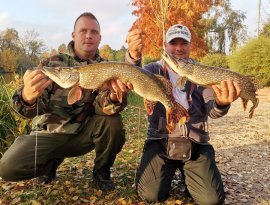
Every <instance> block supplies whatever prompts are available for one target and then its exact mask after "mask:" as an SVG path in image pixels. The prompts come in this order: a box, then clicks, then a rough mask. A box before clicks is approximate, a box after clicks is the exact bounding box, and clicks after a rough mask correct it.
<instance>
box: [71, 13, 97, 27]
mask: <svg viewBox="0 0 270 205" xmlns="http://www.w3.org/2000/svg"><path fill="white" fill-rule="evenodd" d="M81 17H88V18H90V19H93V20H95V21H96V22H97V23H98V25H100V24H99V22H98V20H97V18H96V17H95V15H94V14H92V13H91V12H84V13H82V14H81V15H80V16H79V17H78V18H77V19H76V21H75V23H74V28H73V29H74V31H75V27H76V24H77V22H78V20H79V19H80V18H81Z"/></svg>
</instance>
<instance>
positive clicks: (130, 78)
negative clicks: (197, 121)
mask: <svg viewBox="0 0 270 205" xmlns="http://www.w3.org/2000/svg"><path fill="white" fill-rule="evenodd" d="M41 71H42V72H43V73H44V74H45V75H47V76H48V77H49V78H50V79H52V80H53V81H54V82H55V83H57V84H58V85H59V86H61V87H62V88H71V87H72V89H71V90H70V94H69V95H68V96H71V95H73V94H72V93H73V92H74V89H75V90H77V89H78V88H80V87H81V88H84V89H90V90H96V89H99V88H101V87H102V86H103V85H104V84H105V83H106V82H108V81H109V80H112V79H119V80H121V81H122V82H123V83H125V84H126V83H127V82H130V83H132V85H133V89H134V91H135V92H136V93H137V94H138V95H140V96H142V97H143V98H144V99H146V100H147V102H149V101H151V102H157V101H159V102H161V103H162V104H163V105H164V106H165V108H166V113H167V126H168V127H167V128H168V130H169V131H172V130H173V128H174V124H176V123H178V122H182V123H183V121H185V120H186V119H187V118H188V116H189V115H188V113H187V110H186V109H185V108H184V107H182V106H181V105H179V104H178V103H176V102H175V100H174V98H173V97H172V96H173V95H172V85H171V83H170V81H169V80H167V79H166V78H164V77H163V76H160V75H155V74H152V73H150V72H147V71H145V70H143V69H141V68H139V67H137V66H134V65H131V64H128V63H123V62H104V63H96V64H88V65H83V66H75V67H45V66H44V67H43V68H41ZM75 95H76V94H75ZM117 96H119V94H118V95H117ZM118 99H119V100H121V97H119V98H118ZM68 102H69V104H72V103H74V102H76V100H75V101H74V100H69V99H68ZM146 105H147V106H146V111H147V112H148V114H150V115H151V114H152V111H153V108H152V107H151V105H153V106H154V105H155V103H154V104H152V103H146ZM149 106H150V107H149ZM176 116H177V117H176Z"/></svg>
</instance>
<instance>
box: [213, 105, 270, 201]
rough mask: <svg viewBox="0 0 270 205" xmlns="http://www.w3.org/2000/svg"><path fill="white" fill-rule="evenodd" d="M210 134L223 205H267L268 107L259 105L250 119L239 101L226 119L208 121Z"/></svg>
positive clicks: (269, 178)
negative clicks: (224, 192)
mask: <svg viewBox="0 0 270 205" xmlns="http://www.w3.org/2000/svg"><path fill="white" fill-rule="evenodd" d="M250 105H251V103H250V104H249V106H250ZM209 130H210V131H211V133H210V135H211V143H212V144H213V146H214V147H215V150H216V160H217V165H218V167H219V168H220V171H221V174H222V178H223V181H224V185H225V191H226V203H225V204H237V205H238V204H245V205H254V204H256V205H258V204H260V205H270V103H260V104H259V107H258V108H257V109H256V110H255V114H254V117H253V118H252V119H249V118H248V112H243V108H242V104H241V100H238V101H236V102H234V103H233V104H232V107H231V109H230V111H229V113H228V114H227V115H226V116H224V117H222V118H220V119H216V120H210V122H209Z"/></svg>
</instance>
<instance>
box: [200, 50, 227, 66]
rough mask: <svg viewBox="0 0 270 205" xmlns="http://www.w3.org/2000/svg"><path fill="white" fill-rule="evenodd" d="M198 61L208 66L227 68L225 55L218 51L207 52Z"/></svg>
mask: <svg viewBox="0 0 270 205" xmlns="http://www.w3.org/2000/svg"><path fill="white" fill-rule="evenodd" d="M200 63H201V64H204V65H209V66H216V67H221V68H229V65H228V60H227V56H226V55H224V54H220V53H214V54H210V53H209V54H207V55H205V56H204V57H203V58H201V59H200Z"/></svg>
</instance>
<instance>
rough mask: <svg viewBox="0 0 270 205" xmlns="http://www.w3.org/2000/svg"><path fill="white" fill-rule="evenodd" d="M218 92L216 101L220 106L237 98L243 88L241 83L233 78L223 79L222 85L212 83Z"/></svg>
mask: <svg viewBox="0 0 270 205" xmlns="http://www.w3.org/2000/svg"><path fill="white" fill-rule="evenodd" d="M212 88H213V90H214V91H215V93H216V99H215V100H216V103H217V105H219V106H226V105H229V104H230V103H232V102H233V101H235V100H237V98H238V97H239V95H240V92H241V89H240V87H239V84H238V83H237V82H235V81H232V80H227V81H222V82H221V84H220V87H218V86H217V85H212Z"/></svg>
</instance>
